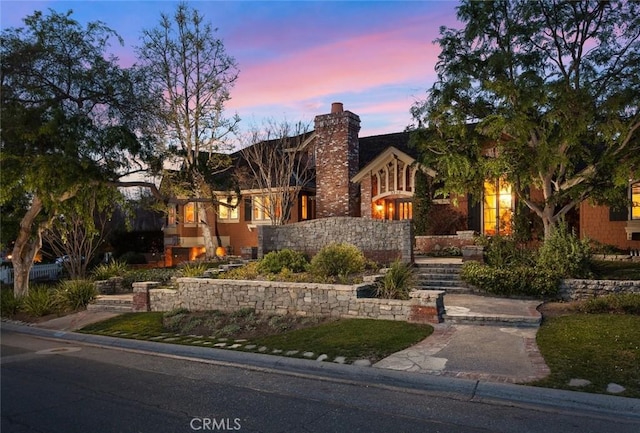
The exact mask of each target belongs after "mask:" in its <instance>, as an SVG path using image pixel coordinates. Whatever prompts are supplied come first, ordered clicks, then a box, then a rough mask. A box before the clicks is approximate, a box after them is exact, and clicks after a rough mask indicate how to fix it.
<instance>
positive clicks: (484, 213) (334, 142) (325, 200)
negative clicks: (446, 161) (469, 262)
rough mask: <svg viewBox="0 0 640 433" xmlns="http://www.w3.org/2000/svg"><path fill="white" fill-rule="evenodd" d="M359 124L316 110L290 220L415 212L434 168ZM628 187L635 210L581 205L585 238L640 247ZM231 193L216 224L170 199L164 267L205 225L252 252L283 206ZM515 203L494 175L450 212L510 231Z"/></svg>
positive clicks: (400, 139)
mask: <svg viewBox="0 0 640 433" xmlns="http://www.w3.org/2000/svg"><path fill="white" fill-rule="evenodd" d="M359 130H360V118H359V116H357V115H356V114H354V113H352V112H350V111H346V110H344V109H343V106H342V104H340V103H334V104H333V105H332V107H331V112H330V113H328V114H323V115H319V116H316V118H315V122H314V131H313V132H312V133H311V135H310V138H309V139H308V140H307V141H308V142H309V143H312V145H313V149H314V160H315V182H314V183H313V184H312V185H309V186H307V187H305V188H303V189H302V190H300V191H299V193H297V197H296V199H295V202H294V204H293V207H292V210H291V215H290V218H289V220H288V221H287V223H293V222H299V221H305V220H309V219H314V218H326V217H333V216H351V217H361V218H373V219H387V220H403V219H408V220H410V219H412V218H413V195H414V193H415V186H416V174H417V172H418V171H422V172H423V173H425V174H426V175H428V176H430V177H435V176H436V173H435V172H433V170H431V169H429V168H428V167H424V166H422V165H421V164H419V163H418V162H417V158H418V155H417V152H416V150H415V149H413V148H411V147H410V146H409V133H407V132H401V133H395V134H385V135H378V136H372V137H359ZM629 191H630V192H629V194H630V198H632V199H633V202H634V203H637V204H638V205H637V206H635V205H634V206H633V207H632V208H631V209H627V210H623V211H612V210H610V209H609V208H607V207H602V206H592V205H589V204H587V203H583V204H582V205H581V206H580V207H579V210H578V216H579V219H578V220H579V225H578V226H577V228H579V231H580V235H581V237H588V238H590V239H594V240H597V241H599V242H601V243H603V244H608V245H612V246H615V247H617V248H619V249H622V250H632V251H635V250H640V183H634V184H633V185H631V186H630V190H629ZM224 194H225V193H224V192H221V193H220V195H221V196H224ZM227 194H228V195H229V197H228V200H227V203H228V205H229V206H222V205H220V206H217V208H213V207H209V208H207V209H206V210H204V211H206V212H209V213H210V215H209V216H210V218H209V219H208V221H215V222H216V223H215V224H214V227H208V226H206V225H205V224H204V223H203V221H204V220H205V219H204V218H199V216H198V212H199V209H198V208H199V207H198V206H197V205H196V204H195V203H182V202H180V201H176V202H175V203H173V204H171V203H170V206H169V211H168V216H167V223H166V227H165V229H164V233H165V235H164V239H165V262H166V263H167V265H171V264H175V263H179V262H181V261H186V260H193V259H196V258H198V257H200V256H202V255H203V254H204V253H205V250H204V240H203V237H202V233H203V232H202V231H203V230H211V231H212V235H213V236H214V238H215V239H217V242H218V245H220V246H221V247H224V248H225V252H226V253H227V254H234V255H245V256H248V257H249V256H251V255H253V256H255V247H256V246H257V230H256V228H257V227H258V226H259V225H263V224H266V225H270V224H272V218H271V217H270V213H271V212H275V213H278V212H281V208H280V207H279V203H275V202H274V203H272V201H273V199H271V196H270V195H269V193H268V191H265V190H260V189H256V188H253V189H252V188H241V189H240V193H239V195H237V194H229V193H227ZM636 199H637V200H636ZM434 203H436V204H438V205H440V206H441V207H443V208H451V207H452V206H453V205H452V204H451V203H449V201H448V200H446V199H444V198H441V199H440V200H434ZM515 206H516V200H515V197H514V194H513V192H512V190H511V186H510V185H509V184H508V183H506V182H504V181H503V180H502V179H492V180H487V181H486V182H485V184H484V196H483V199H482V200H481V201H480V203H475V202H473V201H471V200H468V199H467V197H460V198H459V199H458V200H457V202H456V207H455V208H454V209H453V212H455V213H456V215H460V216H461V217H462V218H461V221H462V226H460V227H458V229H464V230H473V231H475V232H477V233H482V234H486V235H495V234H508V233H510V232H511V229H512V218H513V213H514V209H515ZM202 211H203V210H202V207H201V209H200V212H202ZM442 234H449V233H442Z"/></svg>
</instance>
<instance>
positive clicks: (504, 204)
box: [483, 179, 513, 235]
mask: <svg viewBox="0 0 640 433" xmlns="http://www.w3.org/2000/svg"><path fill="white" fill-rule="evenodd" d="M512 209H513V196H512V194H511V184H509V183H507V182H506V181H505V180H503V179H499V180H497V181H485V183H484V206H483V221H484V227H483V228H484V234H486V235H495V234H509V233H511V218H512V215H513V212H512Z"/></svg>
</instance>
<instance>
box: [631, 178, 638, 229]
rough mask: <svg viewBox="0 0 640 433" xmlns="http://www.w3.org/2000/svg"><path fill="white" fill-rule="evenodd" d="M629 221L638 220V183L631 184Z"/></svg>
mask: <svg viewBox="0 0 640 433" xmlns="http://www.w3.org/2000/svg"><path fill="white" fill-rule="evenodd" d="M631 202H632V203H631V219H632V220H640V182H636V183H634V184H631Z"/></svg>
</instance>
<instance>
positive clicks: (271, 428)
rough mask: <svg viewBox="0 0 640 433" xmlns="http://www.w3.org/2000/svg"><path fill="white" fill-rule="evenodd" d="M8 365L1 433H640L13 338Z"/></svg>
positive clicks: (567, 414)
mask: <svg viewBox="0 0 640 433" xmlns="http://www.w3.org/2000/svg"><path fill="white" fill-rule="evenodd" d="M0 354H1V364H2V366H1V377H0V378H1V388H2V393H1V401H0V404H1V412H2V423H1V426H0V427H1V431H2V433H14V432H15V433H18V432H60V433H62V432H64V433H75V432H82V433H89V432H99V433H103V432H118V433H120V432H135V433H138V432H143V433H146V432H173V433H183V432H184V433H188V432H194V431H200V432H205V431H240V432H427V433H431V432H442V433H449V432H451V433H453V432H455V433H458V432H470V433H474V432H545V433H554V432H562V433H571V432H580V433H586V432H598V433H600V432H608V431H615V432H621V433H624V432H634V433H636V432H638V431H639V429H640V418H635V419H633V418H629V419H625V418H621V417H614V416H611V415H606V414H602V413H588V412H584V411H579V412H576V411H574V410H573V409H572V410H569V409H567V410H563V409H561V408H555V409H552V408H542V407H527V406H526V405H522V404H519V405H517V406H516V407H513V406H511V405H509V404H507V403H505V402H504V401H502V402H491V401H484V400H482V401H476V400H470V399H469V398H468V397H467V396H466V395H464V394H461V395H458V394H456V393H455V392H452V393H446V392H434V391H429V390H422V389H419V387H415V388H414V387H402V386H391V385H388V384H385V385H381V381H377V380H375V379H372V380H369V381H365V380H363V379H362V377H359V376H358V377H356V376H354V378H355V379H353V380H349V379H348V378H345V377H340V378H331V377H320V376H318V375H314V374H305V373H303V372H295V373H294V372H285V371H283V372H278V371H276V370H274V369H261V368H256V367H242V366H238V365H232V364H227V365H225V363H220V362H210V361H205V362H199V361H194V360H189V359H181V358H179V357H174V356H171V355H162V356H158V355H154V354H149V353H143V352H135V351H131V350H120V349H113V348H103V347H97V346H92V345H86V344H84V343H82V342H74V341H62V340H54V339H43V338H41V337H37V336H32V335H26V334H21V333H14V332H8V331H6V330H5V329H3V331H2V340H1V353H0ZM354 371H355V370H354ZM372 377H375V375H374V376H372Z"/></svg>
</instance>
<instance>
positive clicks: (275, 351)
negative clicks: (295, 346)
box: [271, 349, 282, 353]
mask: <svg viewBox="0 0 640 433" xmlns="http://www.w3.org/2000/svg"><path fill="white" fill-rule="evenodd" d="M271 353H282V350H280V349H273V350H272V351H271Z"/></svg>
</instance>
